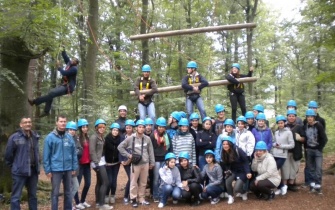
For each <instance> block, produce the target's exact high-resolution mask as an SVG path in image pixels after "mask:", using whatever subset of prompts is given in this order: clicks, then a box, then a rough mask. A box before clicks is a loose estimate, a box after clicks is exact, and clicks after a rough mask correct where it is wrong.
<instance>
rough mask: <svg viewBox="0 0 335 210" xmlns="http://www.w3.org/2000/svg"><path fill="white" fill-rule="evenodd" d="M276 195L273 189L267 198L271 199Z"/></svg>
mask: <svg viewBox="0 0 335 210" xmlns="http://www.w3.org/2000/svg"><path fill="white" fill-rule="evenodd" d="M275 196H276V194H275V192H274V191H273V190H271V193H270V195H269V196H268V197H267V198H266V199H265V200H267V201H271V200H273V199H274V198H275Z"/></svg>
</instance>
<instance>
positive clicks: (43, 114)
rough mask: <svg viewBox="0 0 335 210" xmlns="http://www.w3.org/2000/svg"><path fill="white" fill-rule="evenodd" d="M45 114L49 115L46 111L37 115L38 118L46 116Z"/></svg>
mask: <svg viewBox="0 0 335 210" xmlns="http://www.w3.org/2000/svg"><path fill="white" fill-rule="evenodd" d="M46 116H49V113H47V112H43V113H42V114H41V115H40V116H39V118H42V117H46Z"/></svg>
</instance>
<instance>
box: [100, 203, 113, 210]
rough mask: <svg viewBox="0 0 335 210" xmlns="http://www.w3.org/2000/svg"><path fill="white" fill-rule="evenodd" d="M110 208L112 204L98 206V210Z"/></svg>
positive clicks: (108, 209)
mask: <svg viewBox="0 0 335 210" xmlns="http://www.w3.org/2000/svg"><path fill="white" fill-rule="evenodd" d="M110 209H113V206H110V205H108V204H105V205H103V206H101V207H99V210H110Z"/></svg>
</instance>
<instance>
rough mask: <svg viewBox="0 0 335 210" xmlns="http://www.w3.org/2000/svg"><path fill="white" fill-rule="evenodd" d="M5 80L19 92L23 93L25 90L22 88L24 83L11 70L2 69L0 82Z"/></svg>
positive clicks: (0, 70) (0, 69)
mask: <svg viewBox="0 0 335 210" xmlns="http://www.w3.org/2000/svg"><path fill="white" fill-rule="evenodd" d="M4 80H7V81H8V82H10V83H11V84H12V85H13V86H14V87H15V88H16V89H17V90H18V91H20V92H21V93H23V90H22V89H21V88H20V86H21V85H22V82H21V81H20V80H19V78H18V77H17V76H16V75H15V74H14V73H13V72H12V71H11V70H9V69H6V68H1V67H0V82H1V81H4Z"/></svg>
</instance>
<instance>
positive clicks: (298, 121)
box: [286, 100, 303, 126]
mask: <svg viewBox="0 0 335 210" xmlns="http://www.w3.org/2000/svg"><path fill="white" fill-rule="evenodd" d="M297 109H298V106H297V102H296V101H295V100H289V101H288V102H287V104H286V110H295V111H296V110H297ZM296 124H298V125H301V126H302V125H303V122H302V119H301V118H300V117H298V116H297V117H296Z"/></svg>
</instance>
